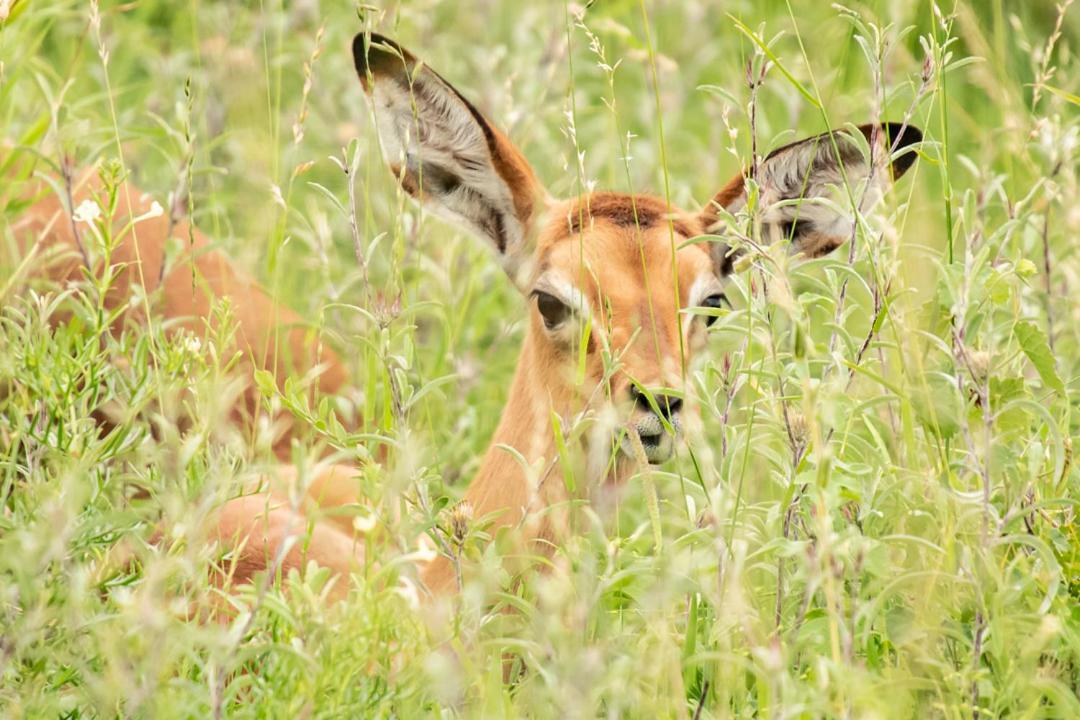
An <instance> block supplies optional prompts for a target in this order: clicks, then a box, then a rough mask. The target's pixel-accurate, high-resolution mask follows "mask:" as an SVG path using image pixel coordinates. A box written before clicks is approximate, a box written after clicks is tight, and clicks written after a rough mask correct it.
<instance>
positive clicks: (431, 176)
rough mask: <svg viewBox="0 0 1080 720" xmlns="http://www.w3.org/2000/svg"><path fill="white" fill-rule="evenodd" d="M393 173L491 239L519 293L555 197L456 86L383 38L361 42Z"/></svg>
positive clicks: (357, 43)
mask: <svg viewBox="0 0 1080 720" xmlns="http://www.w3.org/2000/svg"><path fill="white" fill-rule="evenodd" d="M353 59H354V61H355V63H356V72H357V74H359V76H360V82H361V84H362V85H363V86H364V91H365V92H366V93H367V94H368V96H369V97H370V98H371V102H372V104H373V105H374V110H375V120H376V124H377V126H378V131H379V138H380V140H381V142H382V146H383V151H384V153H385V156H386V159H387V161H388V162H389V163H390V168H391V170H392V171H393V173H394V175H395V176H397V178H398V181H399V182H400V183H401V186H402V187H403V188H404V189H405V191H406V192H407V193H409V195H411V196H412V197H413V198H415V199H416V200H417V201H418V202H421V203H424V204H427V205H429V206H431V207H432V209H434V210H435V211H436V212H437V213H438V214H440V215H442V216H444V217H446V218H448V219H450V220H452V221H455V222H458V223H460V224H462V225H464V226H466V227H468V228H469V229H470V230H472V231H473V232H474V233H476V234H477V235H479V236H480V237H482V238H484V239H485V240H486V241H488V243H489V244H490V245H491V247H492V248H494V249H495V251H496V252H497V253H498V256H499V259H500V263H501V264H502V266H503V268H504V269H505V270H506V272H507V273H508V274H509V275H510V277H511V279H513V280H514V281H515V284H517V285H518V286H519V287H522V286H523V284H524V283H525V282H526V281H527V279H528V278H527V275H528V268H527V267H525V266H526V265H527V263H526V260H528V259H529V258H530V257H531V255H532V239H533V238H532V236H533V233H532V232H531V229H532V225H533V223H534V220H535V217H536V216H537V215H538V214H539V211H540V210H541V209H542V206H543V205H544V203H545V201H546V198H547V194H546V193H545V191H544V189H543V187H542V186H541V185H540V184H539V183H538V182H537V180H536V177H535V175H534V174H533V171H532V168H530V167H529V163H528V162H527V161H526V160H525V158H524V156H523V155H522V154H521V153H520V152H519V151H518V150H517V148H515V147H514V146H513V144H511V142H510V141H509V140H508V139H507V138H506V136H505V135H503V134H502V133H501V132H499V131H498V130H497V129H495V127H493V126H492V125H491V123H489V122H488V121H487V120H486V119H485V118H484V116H483V115H481V114H480V111H478V110H477V109H476V108H475V107H474V106H473V105H472V103H470V102H469V101H468V100H466V99H465V98H464V97H463V96H462V95H461V93H459V92H458V91H457V90H456V89H454V87H453V86H452V85H450V83H448V82H447V81H446V80H444V79H443V78H442V77H441V76H440V75H439V74H438V73H436V72H435V71H434V70H432V69H430V68H428V67H426V66H425V65H424V64H423V63H421V62H420V61H418V60H417V59H416V58H415V57H414V56H413V55H412V53H410V52H409V51H408V50H406V49H404V48H403V47H401V46H400V45H398V44H397V43H396V42H394V41H392V40H389V39H387V38H385V37H383V36H381V35H377V34H375V33H371V34H370V35H367V34H364V33H361V34H359V35H357V36H356V37H355V38H353Z"/></svg>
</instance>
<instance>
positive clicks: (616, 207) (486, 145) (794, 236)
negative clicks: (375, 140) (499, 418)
mask: <svg viewBox="0 0 1080 720" xmlns="http://www.w3.org/2000/svg"><path fill="white" fill-rule="evenodd" d="M353 55H354V59H355V62H356V69H357V72H358V73H359V75H360V80H361V82H362V83H363V86H364V89H365V91H366V92H367V93H368V95H369V96H370V97H371V99H372V102H373V105H374V113H375V120H376V123H377V125H378V130H379V136H380V140H381V142H382V145H383V152H384V154H385V156H386V158H387V160H388V162H389V163H390V167H391V170H392V171H393V173H394V175H395V176H396V177H397V179H398V181H399V182H400V183H401V185H402V187H403V188H404V189H405V190H406V191H407V192H408V193H409V194H410V195H412V196H413V197H414V198H415V199H416V200H418V201H419V202H421V203H424V204H425V205H426V206H428V207H429V208H431V209H432V210H434V211H435V212H437V213H438V214H440V215H442V216H444V217H447V218H449V219H451V220H453V221H455V222H458V223H459V224H462V225H465V226H466V227H468V228H470V229H471V230H472V231H473V232H474V233H475V234H477V235H478V236H480V237H481V238H482V239H484V240H485V241H486V242H487V244H488V245H489V246H490V247H491V249H492V250H493V251H494V252H495V254H496V257H497V258H498V261H499V263H500V264H501V265H502V267H503V268H504V269H505V271H506V272H507V274H508V275H509V277H510V279H511V281H512V282H513V283H514V284H515V285H516V286H517V287H518V289H519V290H520V291H521V292H522V293H523V294H525V295H526V296H527V297H528V298H529V313H530V320H529V323H530V324H529V331H528V335H527V338H526V342H525V348H524V352H523V356H522V361H521V362H522V363H523V366H525V367H526V368H527V370H528V375H529V382H530V383H531V384H532V386H533V397H534V404H536V405H537V406H538V407H536V408H531V409H530V408H525V409H524V412H532V413H533V415H534V417H535V419H536V420H537V421H538V422H541V423H543V422H547V421H548V416H549V413H550V411H551V409H552V408H554V409H555V410H557V411H559V412H563V413H566V412H573V411H575V410H580V409H582V408H581V405H582V403H583V402H584V401H585V399H587V398H588V399H591V398H594V397H596V395H597V393H596V392H595V391H596V390H597V389H598V384H600V383H604V384H605V387H604V388H602V393H600V397H601V398H609V399H610V401H611V405H612V406H613V407H614V408H616V409H617V411H618V415H617V417H618V423H617V427H618V428H619V429H620V432H618V433H616V434H615V435H614V437H613V436H612V435H611V434H608V436H607V437H606V438H599V439H597V438H594V442H599V443H606V445H607V447H609V448H610V447H611V446H612V441H613V440H618V439H619V438H621V444H622V448H623V449H624V450H625V451H627V452H628V453H631V454H632V453H633V452H634V450H635V448H636V446H637V443H636V442H633V439H632V438H629V437H628V435H627V433H636V435H637V439H639V440H640V441H641V446H642V448H643V450H644V452H645V455H646V457H647V459H648V460H649V461H650V462H654V463H655V462H662V461H664V460H666V459H667V458H668V457H669V456H670V455H671V453H672V450H673V447H674V438H673V437H672V435H673V433H674V434H675V435H677V433H678V430H679V427H680V426H681V422H680V416H681V413H682V412H683V401H682V393H681V391H680V388H682V387H683V377H684V374H685V369H686V366H687V362H688V361H689V359H690V358H691V357H692V356H693V354H694V353H695V352H696V351H698V350H699V349H700V348H701V346H702V345H703V342H704V338H705V333H706V328H707V326H708V325H709V324H710V322H711V320H712V319H713V318H711V317H709V316H707V315H701V314H694V313H688V312H685V311H686V310H687V309H688V308H694V307H717V306H719V305H720V304H721V302H722V301H723V300H724V296H723V290H724V284H725V280H726V278H727V276H728V275H729V274H730V273H731V272H732V261H733V253H732V252H731V250H730V248H729V246H728V245H725V244H724V243H722V242H699V243H692V244H688V243H687V242H686V241H687V240H690V239H691V238H694V237H696V236H700V235H704V234H710V235H717V236H720V237H723V236H724V234H725V223H724V221H723V219H722V218H721V213H719V212H718V208H725V209H728V210H736V209H738V208H739V207H740V206H741V205H742V204H744V203H745V201H746V191H745V182H744V179H745V178H744V175H743V174H740V175H738V176H736V177H735V178H733V179H732V180H731V182H729V183H728V184H727V185H726V186H725V187H724V188H723V189H722V190H721V191H720V192H719V193H718V194H717V195H716V196H715V197H714V198H713V200H712V201H711V202H710V203H709V204H708V205H707V206H706V208H705V209H704V210H702V211H700V212H686V211H683V210H680V209H678V208H674V207H668V206H667V205H666V204H665V203H664V202H663V201H661V200H659V199H658V198H655V197H653V196H649V195H627V194H621V193H608V192H598V193H593V194H591V195H586V196H583V197H578V198H573V199H571V200H566V201H558V200H554V199H552V198H551V197H550V196H549V195H548V193H547V192H546V191H545V190H544V188H543V186H542V185H541V184H540V183H539V182H538V181H537V179H536V176H535V174H534V173H533V171H532V169H531V168H530V166H529V164H528V163H527V162H526V160H525V158H524V157H523V155H522V154H521V153H520V152H519V151H518V150H517V148H515V147H514V146H513V145H512V144H511V143H510V141H509V140H508V139H507V138H506V137H505V136H504V135H503V134H502V133H501V132H499V130H498V129H496V128H495V126H493V125H492V124H491V123H490V122H488V120H487V119H486V118H485V117H484V116H483V115H482V114H481V113H480V112H479V111H478V110H477V109H476V108H475V107H474V106H473V105H472V104H471V103H470V102H469V101H468V100H466V99H465V98H464V97H463V96H462V95H461V93H459V92H458V91H457V90H456V89H455V88H454V87H453V86H452V85H450V84H449V83H448V82H447V81H446V80H444V79H443V78H442V77H441V76H440V75H438V74H437V73H436V72H435V71H433V70H431V69H430V68H428V67H426V66H424V65H423V64H422V63H420V62H419V61H418V60H416V58H415V57H413V56H412V55H411V54H410V53H409V52H408V51H406V50H404V49H403V48H401V47H400V46H399V45H397V44H396V43H394V42H393V41H390V40H388V39H386V38H384V37H381V36H379V35H375V34H372V35H370V36H365V35H358V36H357V37H356V38H355V39H354V41H353ZM859 131H860V132H861V134H862V135H864V136H865V137H866V139H867V140H869V142H870V143H871V146H873V151H872V152H871V154H870V157H876V158H888V157H889V153H888V152H886V149H889V150H891V152H892V160H891V162H890V161H888V160H885V161H882V162H881V163H880V167H879V168H878V169H877V172H874V171H872V170H871V168H872V163H871V162H868V161H867V157H866V155H865V153H864V152H863V149H862V143H861V142H860V141H858V140H857V139H856V136H855V135H854V134H853V133H851V132H850V131H847V130H841V131H834V132H832V133H826V134H824V135H820V136H817V137H813V138H809V139H806V140H802V141H800V142H796V143H792V144H791V145H787V146H785V147H783V148H780V149H778V150H776V151H774V152H773V153H771V154H770V155H769V156H768V157H767V158H765V159H764V160H762V161H761V162H760V163H759V166H758V168H757V170H756V174H755V177H754V179H755V180H756V181H757V183H758V186H759V188H760V198H759V207H761V208H764V210H763V212H762V215H761V217H762V236H763V237H765V238H770V237H771V238H775V239H776V240H786V241H788V242H790V245H791V249H792V251H793V252H797V253H802V254H805V255H807V256H809V257H818V256H820V255H823V254H825V253H828V252H830V251H831V250H833V249H835V248H836V247H837V246H839V245H840V244H841V243H843V241H844V240H846V239H847V237H848V236H849V235H850V233H851V229H852V215H851V214H850V212H846V211H844V210H843V208H845V207H846V208H850V207H851V201H850V199H849V198H850V197H854V198H859V199H860V200H859V204H860V205H861V208H860V209H861V210H866V209H867V208H868V207H869V205H871V204H872V203H873V202H874V201H876V200H877V199H878V198H879V197H880V195H881V193H882V191H883V190H884V188H885V186H886V185H887V183H888V182H889V180H890V179H895V178H896V177H899V176H900V175H901V174H903V173H904V172H905V171H906V170H907V169H908V167H910V166H911V164H912V163H913V162H914V158H915V155H914V154H913V153H912V152H911V151H912V148H911V145H912V144H913V143H917V142H918V141H919V140H920V139H921V134H920V133H919V131H918V130H916V129H915V128H912V127H910V126H908V127H901V126H899V125H896V124H886V125H882V126H869V125H867V126H863V127H860V128H859ZM750 172H751V171H747V174H750ZM845 182H846V186H847V187H849V188H850V189H851V195H848V194H846V193H844V192H842V191H838V187H839V188H842V187H843V186H844V184H845ZM800 199H801V200H802V202H798V201H799V200H800ZM820 199H828V200H830V201H831V202H820ZM582 352H583V353H584V367H585V373H584V382H578V380H580V370H579V368H580V363H581V357H582ZM605 354H606V355H608V357H609V358H614V359H615V360H616V361H617V370H616V372H615V373H614V375H611V376H609V377H607V378H606V379H605V369H604V368H605V362H604V356H605ZM519 377H520V372H519ZM548 426H550V423H549V424H548ZM622 429H625V430H626V431H627V433H623V432H622Z"/></svg>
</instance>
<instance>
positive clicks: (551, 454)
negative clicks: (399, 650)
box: [423, 329, 594, 594]
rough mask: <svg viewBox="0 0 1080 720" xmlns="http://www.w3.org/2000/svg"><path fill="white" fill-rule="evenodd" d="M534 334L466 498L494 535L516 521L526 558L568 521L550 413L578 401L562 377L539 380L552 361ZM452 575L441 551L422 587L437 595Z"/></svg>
mask: <svg viewBox="0 0 1080 720" xmlns="http://www.w3.org/2000/svg"><path fill="white" fill-rule="evenodd" d="M533 332H534V330H533V329H530V330H529V334H528V335H527V336H526V339H525V344H524V346H523V348H522V352H521V358H520V359H519V360H518V365H517V370H515V372H514V381H513V384H512V385H511V388H510V396H509V398H508V399H507V403H506V406H505V407H504V408H503V414H502V418H501V419H500V421H499V426H498V428H497V429H496V431H495V435H494V437H493V438H492V441H491V444H490V445H489V447H488V450H487V453H486V454H485V455H484V460H483V462H482V463H481V465H480V470H479V472H477V474H476V477H474V478H473V481H472V483H471V484H470V485H469V489H468V491H467V492H466V493H465V498H464V502H465V503H468V504H469V506H471V509H472V517H473V518H476V519H480V518H485V519H487V520H490V522H491V524H490V526H489V527H488V532H490V533H491V535H492V536H494V535H495V534H496V533H497V532H498V530H499V529H500V528H505V527H508V526H516V530H515V533H516V541H517V542H519V543H520V544H521V546H522V547H521V549H522V551H523V553H524V554H526V555H535V554H538V553H543V552H545V550H546V549H547V548H550V547H551V541H552V540H554V539H555V538H556V537H557V536H560V535H561V534H562V530H563V529H564V527H565V524H566V513H565V504H566V501H567V500H569V499H571V498H570V496H569V493H568V491H567V483H566V482H565V480H564V475H563V468H562V464H561V463H560V462H559V452H558V446H557V445H556V443H555V436H554V429H553V427H552V422H551V414H552V412H555V413H557V414H558V415H559V416H560V417H561V418H566V417H567V416H568V415H569V413H570V411H572V410H573V409H574V404H575V402H576V401H577V398H578V394H577V393H576V392H575V391H574V390H573V389H571V388H568V387H567V386H566V383H565V382H560V381H556V382H550V383H548V382H544V381H543V378H552V377H553V376H555V374H556V373H555V368H556V366H555V364H554V361H555V360H556V359H555V358H550V357H545V356H543V354H542V353H540V352H538V345H537V343H536V342H535V341H534V338H533ZM507 448H513V450H514V451H516V453H517V454H515V453H514V452H511V451H510V450H508V449H507ZM518 454H519V455H520V457H518V456H517V455H518ZM521 458H524V460H525V464H527V465H528V467H525V466H524V465H523V463H522V462H521ZM593 479H594V478H585V481H586V482H589V481H591V480H593ZM456 578H457V571H456V567H455V563H454V561H453V560H452V559H450V558H447V557H445V556H443V555H440V556H439V557H438V558H437V559H436V560H434V561H433V562H432V563H431V564H430V565H429V566H428V567H427V568H426V569H425V571H424V573H423V579H424V584H425V585H427V587H428V588H429V589H430V590H431V591H432V592H434V593H436V594H439V593H443V592H447V591H452V590H454V589H455V586H456V582H457V580H456Z"/></svg>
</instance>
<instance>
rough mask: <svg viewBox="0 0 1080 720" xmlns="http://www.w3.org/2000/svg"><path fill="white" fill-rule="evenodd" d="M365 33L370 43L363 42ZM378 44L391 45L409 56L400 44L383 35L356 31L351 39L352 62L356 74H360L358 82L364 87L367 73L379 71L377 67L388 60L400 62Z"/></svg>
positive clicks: (372, 73)
mask: <svg viewBox="0 0 1080 720" xmlns="http://www.w3.org/2000/svg"><path fill="white" fill-rule="evenodd" d="M365 35H367V37H369V38H370V39H371V41H370V44H369V43H366V42H365ZM379 45H385V46H387V47H392V48H394V49H395V50H397V52H398V53H400V54H401V56H402V57H404V58H408V57H409V56H408V54H407V52H406V51H405V50H404V49H403V48H402V47H401V46H400V45H398V44H397V43H396V42H394V41H393V40H391V39H390V38H388V37H386V36H385V35H380V34H379V33H374V32H373V33H357V35H356V37H354V38H353V41H352V54H353V63H354V64H355V65H356V74H357V75H359V76H360V82H362V83H364V87H365V88H366V87H367V78H368V74H371V75H375V74H377V73H378V72H379V67H380V66H381V65H384V64H385V63H386V62H387V61H388V60H396V61H397V62H398V63H400V62H401V60H399V59H398V58H396V57H394V55H393V54H392V53H389V52H387V51H386V50H385V49H383V48H380V47H378V46H379Z"/></svg>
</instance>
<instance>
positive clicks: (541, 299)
mask: <svg viewBox="0 0 1080 720" xmlns="http://www.w3.org/2000/svg"><path fill="white" fill-rule="evenodd" d="M533 295H535V296H536V308H537V309H538V310H539V311H540V317H542V318H543V319H544V327H546V328H547V329H548V330H554V329H555V328H557V327H559V326H560V325H562V324H563V323H564V322H566V318H568V317H570V308H569V307H567V305H566V303H564V302H563V301H562V300H560V299H559V298H557V297H555V296H554V295H551V294H549V293H546V292H544V291H543V290H534V291H533Z"/></svg>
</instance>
